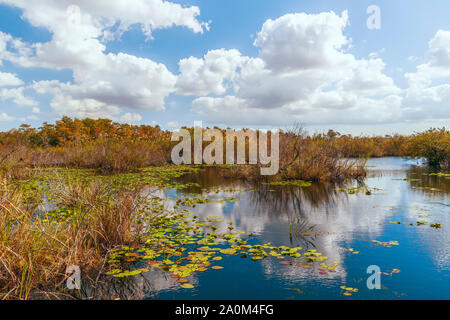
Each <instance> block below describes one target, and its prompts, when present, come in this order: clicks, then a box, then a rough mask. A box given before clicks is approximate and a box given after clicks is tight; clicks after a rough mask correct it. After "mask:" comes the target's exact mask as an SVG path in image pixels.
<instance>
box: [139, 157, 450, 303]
mask: <svg viewBox="0 0 450 320" xmlns="http://www.w3.org/2000/svg"><path fill="white" fill-rule="evenodd" d="M368 166H369V174H368V177H367V178H366V179H365V180H364V182H362V183H359V184H358V183H356V182H355V183H354V184H353V185H345V186H333V185H325V184H313V185H312V186H310V187H306V188H305V187H287V186H270V185H260V186H251V185H247V184H245V183H244V182H238V181H234V180H227V179H224V178H218V177H217V175H216V174H215V171H214V170H207V171H205V172H202V173H200V174H197V175H190V176H185V177H183V182H187V181H189V182H198V183H199V184H200V185H201V188H192V189H190V190H185V191H183V192H189V193H197V194H199V195H202V196H208V197H211V198H222V199H239V200H238V201H236V200H233V201H232V200H230V201H213V202H210V203H205V204H199V205H197V206H196V207H195V208H190V210H191V211H193V212H194V213H195V214H196V215H198V216H199V217H200V218H206V217H208V216H215V217H217V218H219V219H222V220H224V222H223V226H222V227H225V226H226V224H227V222H230V221H232V222H234V225H235V226H236V229H238V230H242V231H244V232H245V233H253V234H254V235H255V237H254V240H253V243H258V242H259V243H271V244H272V245H275V246H280V245H286V246H301V247H303V248H307V249H317V251H319V252H322V253H323V254H324V255H326V256H328V260H327V261H326V262H327V264H331V263H334V262H337V263H338V264H339V265H338V267H336V272H325V273H324V272H320V271H319V270H318V269H317V268H303V267H301V266H292V265H282V264H280V263H279V261H278V260H277V259H270V258H268V259H264V260H261V261H252V260H251V259H248V258H246V259H243V258H241V257H240V256H239V255H236V256H227V257H224V259H223V260H222V261H221V263H220V265H221V266H223V267H224V269H223V270H211V271H207V272H198V273H195V274H193V275H192V276H190V278H189V282H190V283H192V284H193V285H194V286H195V288H194V289H183V288H180V286H179V285H177V284H176V282H175V281H174V279H172V278H170V277H168V275H167V274H166V273H164V272H163V271H160V270H158V269H156V270H152V271H150V272H147V273H145V274H144V276H141V278H142V279H141V280H140V282H139V285H138V286H137V288H136V287H135V288H134V290H133V291H134V298H146V299H281V300H284V299H450V246H449V244H450V231H449V230H450V203H449V194H450V180H449V179H448V177H447V178H446V177H445V176H436V175H430V173H432V171H431V170H429V169H427V168H424V167H421V166H419V165H418V163H417V162H415V161H408V160H404V159H401V158H379V159H372V160H370V161H369V162H368ZM358 186H359V187H363V188H360V189H356V190H357V191H358V190H363V191H362V192H355V193H353V192H349V191H348V190H349V188H350V187H358ZM366 190H370V194H366ZM177 193H180V191H175V190H165V191H164V196H165V197H167V198H168V199H171V198H175V195H176V194H177ZM167 205H169V206H170V205H171V204H170V201H168V204H167ZM172 205H173V204H172ZM293 219H294V221H295V222H296V223H294V224H293V229H292V232H291V231H290V230H291V229H290V225H291V221H293ZM417 221H424V222H426V224H423V225H418V224H417ZM434 223H439V224H441V225H442V227H441V228H434V227H431V226H430V224H434ZM411 224H412V225H411ZM305 230H307V231H306V232H305ZM373 240H377V241H380V242H389V241H397V242H398V245H392V246H383V245H379V244H377V243H376V242H374V241H373ZM372 265H376V266H378V267H379V268H380V270H381V272H382V273H381V274H380V281H381V288H380V289H379V290H377V289H374V290H369V289H368V288H367V285H366V281H367V278H368V277H369V276H370V274H368V273H367V268H368V267H369V266H372ZM393 270H395V271H394V273H393V272H392V271H393ZM341 286H346V287H352V288H357V289H358V292H356V293H353V294H352V295H351V296H344V295H343V293H344V292H345V290H343V289H341Z"/></svg>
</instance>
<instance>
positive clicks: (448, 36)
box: [404, 30, 450, 120]
mask: <svg viewBox="0 0 450 320" xmlns="http://www.w3.org/2000/svg"><path fill="white" fill-rule="evenodd" d="M424 58H425V62H424V63H423V64H420V65H419V66H417V70H416V72H414V73H407V74H406V75H405V76H406V78H407V79H408V82H409V88H408V89H407V90H406V95H405V106H404V107H405V118H406V119H409V120H419V119H450V108H449V105H450V84H449V82H450V31H445V30H438V31H437V32H436V34H435V35H434V37H433V39H431V40H430V42H429V43H428V50H427V52H426V53H425V57H424Z"/></svg>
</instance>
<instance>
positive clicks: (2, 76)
mask: <svg viewBox="0 0 450 320" xmlns="http://www.w3.org/2000/svg"><path fill="white" fill-rule="evenodd" d="M22 84H23V81H22V80H20V79H19V78H17V75H15V74H13V73H8V72H0V87H8V86H12V87H16V86H20V85H22Z"/></svg>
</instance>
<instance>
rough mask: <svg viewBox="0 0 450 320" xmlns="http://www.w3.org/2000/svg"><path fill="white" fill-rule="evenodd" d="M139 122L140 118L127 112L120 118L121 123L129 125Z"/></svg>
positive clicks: (138, 115)
mask: <svg viewBox="0 0 450 320" xmlns="http://www.w3.org/2000/svg"><path fill="white" fill-rule="evenodd" d="M141 120H142V116H141V115H140V114H138V113H131V112H127V113H125V114H124V115H122V116H121V117H120V121H121V122H125V123H130V124H133V123H136V122H139V121H141Z"/></svg>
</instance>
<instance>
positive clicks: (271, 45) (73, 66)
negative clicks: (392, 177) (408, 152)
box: [0, 0, 450, 135]
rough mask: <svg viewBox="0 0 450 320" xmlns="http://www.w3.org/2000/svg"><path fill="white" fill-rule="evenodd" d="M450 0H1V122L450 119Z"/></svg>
mask: <svg viewBox="0 0 450 320" xmlns="http://www.w3.org/2000/svg"><path fill="white" fill-rule="evenodd" d="M449 15H450V2H448V1H444V0H433V1H418V0H417V1H415V0H414V1H412V0H395V1H392V0H386V1H384V0H371V1H365V0H340V1H331V0H328V1H325V0H302V1H299V0H245V1H242V0H214V1H211V0H192V1H177V0H170V1H162V0H115V1H107V0H96V1H88V0H79V1H75V0H0V130H9V129H11V128H15V127H18V126H20V124H22V123H28V124H31V125H32V126H33V127H39V126H40V125H41V124H42V123H43V122H54V121H56V120H57V119H60V118H61V117H62V116H70V117H78V118H84V117H91V118H110V119H112V120H114V121H118V122H123V123H133V124H151V125H155V124H158V125H160V126H161V127H162V128H164V129H176V128H179V127H180V126H183V125H186V126H193V124H194V121H202V122H203V126H205V127H206V126H209V127H211V126H215V125H217V126H220V127H232V128H242V127H246V128H259V129H272V128H288V127H290V126H293V125H295V124H301V125H303V126H304V127H305V128H306V129H307V130H308V131H310V132H322V131H326V130H328V129H330V128H331V129H334V130H337V131H339V132H341V133H350V134H354V135H358V134H365V135H373V134H392V133H401V134H410V133H412V132H415V131H420V130H425V129H428V128H430V127H443V126H446V127H447V128H448V127H450V19H448V17H449Z"/></svg>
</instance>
